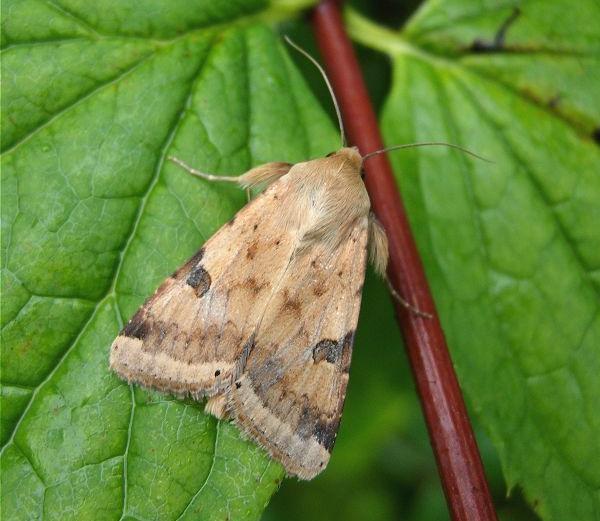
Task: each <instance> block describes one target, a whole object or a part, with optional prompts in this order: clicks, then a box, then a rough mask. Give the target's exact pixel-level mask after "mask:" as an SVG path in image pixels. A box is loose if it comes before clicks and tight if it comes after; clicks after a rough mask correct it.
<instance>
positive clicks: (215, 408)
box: [204, 393, 228, 420]
mask: <svg viewBox="0 0 600 521" xmlns="http://www.w3.org/2000/svg"><path fill="white" fill-rule="evenodd" d="M226 404H227V400H226V399H225V395H224V394H223V393H221V394H215V395H214V396H211V397H210V398H209V399H208V400H207V401H206V405H205V406H204V412H205V413H206V414H211V415H212V416H214V417H215V418H218V419H219V420H226V419H228V415H227V411H226V410H225V406H226Z"/></svg>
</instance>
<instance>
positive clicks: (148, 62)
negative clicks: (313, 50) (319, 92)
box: [1, 0, 338, 520]
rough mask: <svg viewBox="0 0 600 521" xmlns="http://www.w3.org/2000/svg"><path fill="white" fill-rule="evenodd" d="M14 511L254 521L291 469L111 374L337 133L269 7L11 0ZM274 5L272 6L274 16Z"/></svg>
mask: <svg viewBox="0 0 600 521" xmlns="http://www.w3.org/2000/svg"><path fill="white" fill-rule="evenodd" d="M2 9H3V12H2V23H3V26H2V38H3V39H2V76H3V82H4V85H3V92H2V111H3V117H2V150H3V153H2V287H3V306H2V360H1V361H2V445H3V448H2V456H1V465H2V506H1V513H2V517H3V519H14V520H17V519H38V518H42V517H43V518H44V519H55V518H56V519H61V520H62V519H119V518H121V519H132V520H133V519H139V520H141V519H161V520H162V519H199V518H201V519H223V518H231V519H256V518H258V517H259V515H260V513H261V512H262V510H263V508H264V506H265V505H266V503H267V501H268V499H269V497H270V496H271V494H272V493H273V492H274V491H275V490H276V489H277V487H278V485H279V483H280V481H281V479H282V477H283V470H282V468H281V466H280V465H279V464H277V463H275V462H273V461H271V460H270V459H269V458H268V457H267V456H266V455H265V453H264V452H263V451H262V449H259V448H258V447H256V446H255V445H254V444H252V443H250V442H248V441H246V440H244V439H242V438H241V437H240V435H239V433H238V431H237V430H236V429H235V428H234V427H233V426H231V425H229V424H227V423H219V422H217V421H215V420H214V419H212V418H210V417H208V416H205V415H204V414H203V412H202V406H201V404H195V403H193V402H191V401H190V402H184V401H180V400H173V399H170V398H169V397H165V396H164V395H159V394H156V393H148V392H144V391H142V390H140V389H137V388H135V389H134V388H133V387H129V386H128V385H125V384H124V383H123V382H122V381H120V380H119V379H118V378H117V377H115V376H114V375H113V374H111V373H110V372H109V370H108V349H109V346H110V344H111V342H112V340H113V338H114V337H115V335H116V334H117V332H118V330H119V328H120V327H121V326H122V324H123V322H124V321H126V320H127V319H128V318H129V316H130V315H131V314H132V313H133V312H134V310H135V309H136V307H137V306H139V305H140V304H141V302H142V301H143V300H144V299H145V298H146V297H147V296H148V295H149V294H151V293H152V291H153V289H154V288H155V287H156V286H157V285H158V284H159V283H160V281H161V280H162V279H164V277H165V276H167V275H168V274H169V273H171V272H172V271H173V270H174V269H176V268H177V267H178V266H179V265H181V263H182V262H184V261H185V260H186V258H188V257H189V256H190V255H191V254H192V253H193V252H194V251H195V250H197V249H198V248H199V247H200V246H201V244H202V242H203V241H204V240H205V239H206V238H207V237H209V236H210V235H211V234H212V233H213V232H214V231H215V230H216V229H218V227H219V226H220V225H221V224H222V223H223V222H224V221H226V220H227V219H229V218H230V217H231V216H232V214H233V213H234V212H235V211H236V210H237V209H238V208H239V207H240V206H241V205H242V204H243V202H244V196H243V194H240V193H238V192H237V191H236V190H233V189H231V188H228V187H224V186H219V185H213V184H208V183H205V182H203V181H200V180H198V179H195V178H192V177H191V176H189V175H186V173H184V172H183V171H181V169H179V168H176V167H175V166H174V165H173V164H171V163H169V162H167V161H165V158H166V157H167V156H168V155H171V154H172V155H176V156H178V157H180V158H182V159H184V160H185V161H187V162H188V163H190V164H193V165H195V166H197V167H198V168H200V169H203V170H205V171H209V172H216V173H222V174H239V173H242V172H244V171H245V170H247V169H248V168H250V167H251V166H253V165H257V164H261V163H264V162H267V161H272V160H281V161H291V162H295V161H299V160H304V159H307V158H310V157H315V156H319V155H322V154H324V153H327V152H329V151H331V150H333V149H335V147H336V146H337V145H338V137H337V133H336V131H335V129H334V128H333V127H332V125H331V123H330V121H329V120H328V119H327V118H326V116H325V115H324V114H323V113H322V111H321V109H320V108H319V106H318V103H317V102H316V101H315V100H314V98H313V97H312V95H311V94H310V92H309V91H308V89H307V88H306V86H305V84H304V82H303V80H302V78H301V77H300V75H299V74H298V72H297V71H296V69H295V67H294V66H293V65H292V64H291V62H290V60H289V58H288V57H287V55H286V53H285V51H284V50H282V46H281V43H280V41H279V37H278V36H277V35H276V34H275V33H274V32H273V31H272V29H270V28H269V27H268V26H266V25H264V24H263V22H262V21H263V20H271V19H272V18H273V15H274V12H273V11H272V10H270V9H269V8H268V7H267V6H266V5H265V4H264V3H263V2H261V1H254V2H231V1H229V0H221V1H214V0H196V1H194V2H190V1H183V0H182V1H175V2H174V1H170V0H169V1H167V0H164V1H160V0H154V1H152V2H146V3H144V5H143V7H137V4H134V3H130V2H112V1H108V0H98V1H96V2H78V1H76V0H71V1H67V0H65V1H62V2H52V3H45V2H37V1H33V0H25V1H21V2H8V1H7V2H3V3H2ZM275 14H276V13H275Z"/></svg>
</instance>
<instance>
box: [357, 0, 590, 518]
mask: <svg viewBox="0 0 600 521" xmlns="http://www.w3.org/2000/svg"><path fill="white" fill-rule="evenodd" d="M517 6H519V7H520V12H517V11H515V7H517ZM509 19H512V22H511V23H509V25H507V26H506V31H505V35H504V42H503V43H504V45H503V46H502V47H500V48H493V47H492V48H491V49H490V44H491V43H493V42H494V39H495V36H496V35H497V34H498V33H497V32H498V30H499V29H500V28H501V27H502V26H503V24H505V22H506V21H507V20H509ZM348 21H349V23H350V26H351V32H352V34H353V35H354V36H355V37H356V38H357V39H358V40H360V41H362V42H363V43H364V44H366V45H369V46H371V47H374V48H378V49H380V50H383V51H384V52H387V53H388V54H389V55H390V56H391V58H392V60H393V86H392V90H391V93H390V96H389V98H388V100H387V103H386V105H385V108H384V110H383V128H384V132H385V135H386V139H387V141H388V142H389V143H390V144H391V143H408V142H414V141H431V140H442V141H447V142H451V143H457V144H461V145H463V146H467V147H469V148H471V149H473V150H475V151H477V152H478V153H480V154H482V155H484V156H486V157H489V158H491V159H493V160H494V162H495V164H494V165H489V164H486V163H483V162H479V161H474V160H472V159H471V158H468V157H465V156H463V155H460V154H459V153H457V152H455V151H452V150H448V149H430V150H427V151H424V150H422V149H421V150H419V151H418V152H417V151H410V152H402V153H398V154H396V155H394V158H393V160H394V163H395V166H396V170H397V172H398V179H399V182H400V185H401V187H402V191H403V194H404V199H405V201H406V205H407V208H408V211H409V214H410V217H411V223H412V226H413V229H414V231H415V234H416V236H417V239H418V243H419V247H420V250H421V252H422V254H423V257H424V260H425V264H426V268H427V273H428V276H429V279H430V281H431V284H432V286H433V289H434V292H435V297H436V301H437V303H438V306H439V308H440V312H441V315H442V319H443V323H444V328H445V331H446V333H447V336H448V339H449V342H450V345H451V348H452V353H453V357H454V361H455V364H456V366H457V369H458V372H459V376H460V380H461V383H462V385H463V388H464V389H465V391H466V393H467V396H468V398H469V399H470V402H471V403H472V405H473V407H474V409H475V411H476V412H477V414H478V415H479V417H480V418H481V420H482V423H483V424H484V425H485V427H486V428H487V430H488V432H489V434H490V436H491V438H492V440H493V441H494V443H495V445H496V447H497V449H498V451H499V454H500V458H501V461H502V464H503V468H504V471H505V475H506V478H507V481H508V484H509V487H513V486H514V485H517V484H518V485H519V486H521V487H522V488H523V489H524V491H525V494H526V496H527V498H528V499H529V501H530V503H531V504H532V505H533V506H534V507H535V508H536V509H537V511H538V512H539V513H540V514H541V515H542V517H544V518H545V519H556V520H563V519H595V518H597V516H598V512H600V500H599V496H598V488H599V487H600V465H598V464H597V462H598V454H599V453H600V416H599V415H598V414H597V412H596V411H597V402H598V397H599V396H600V379H599V378H598V375H599V374H600V357H599V356H598V346H599V345H600V314H599V309H598V308H599V302H600V300H599V289H600V287H599V283H600V277H599V276H600V233H598V223H600V151H599V149H598V144H597V143H596V142H594V137H596V136H597V132H595V130H594V129H596V128H598V127H599V125H600V105H599V102H598V92H600V74H599V73H600V67H599V64H600V38H599V37H598V36H599V32H598V27H600V8H599V6H598V4H597V3H595V2H591V1H582V2H577V5H576V6H573V5H571V4H570V3H569V2H566V1H556V2H545V1H537V2H536V1H529V2H516V1H504V2H493V3H491V5H488V4H485V3H483V2H481V3H480V2H470V1H467V0H452V1H430V2H428V3H426V4H424V6H423V7H422V9H421V10H420V11H418V12H417V14H416V15H415V16H414V18H413V19H412V20H411V22H410V23H409V24H408V26H407V27H406V29H405V30H404V31H402V32H400V33H395V32H392V31H388V30H385V29H382V28H379V27H375V26H373V25H371V24H370V23H368V22H366V21H365V20H363V19H361V18H360V17H359V16H357V15H356V14H355V13H352V12H351V13H349V16H348ZM474 47H475V49H476V50H477V49H482V48H483V50H484V51H487V52H475V51H474V50H473V48H474Z"/></svg>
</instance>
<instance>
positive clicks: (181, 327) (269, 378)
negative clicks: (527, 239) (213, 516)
mask: <svg viewBox="0 0 600 521" xmlns="http://www.w3.org/2000/svg"><path fill="white" fill-rule="evenodd" d="M361 163H362V160H361V157H360V155H359V154H358V151H357V150H356V149H354V148H343V149H341V150H340V151H338V152H337V153H335V154H333V155H331V156H330V157H327V158H321V159H316V160H312V161H307V162H304V163H298V164H296V165H293V166H291V167H290V166H289V165H287V164H284V163H270V164H268V165H264V166H263V167H258V168H255V169H253V170H251V171H249V172H248V173H247V174H244V175H242V176H240V178H239V183H240V185H243V186H247V185H252V184H256V183H257V182H258V183H264V184H269V183H271V184H270V185H269V186H268V188H267V189H266V190H265V191H264V192H263V193H262V194H261V195H259V196H258V197H257V198H256V199H254V200H253V201H251V202H250V203H249V204H248V205H247V206H246V207H244V208H243V209H242V210H240V212H238V214H237V215H236V216H235V217H234V218H233V219H232V220H231V221H230V222H229V223H227V224H225V225H224V226H223V227H222V228H221V229H220V230H219V231H218V232H217V233H216V234H215V235H213V236H212V237H211V238H210V239H209V240H208V241H207V242H206V244H205V245H204V247H203V248H202V249H201V250H200V251H199V252H198V254H196V255H195V256H194V257H193V258H192V259H191V260H190V261H189V262H188V263H187V264H186V265H185V266H184V267H183V268H181V269H180V270H178V271H177V272H175V273H174V274H173V275H172V276H171V277H169V278H168V279H167V280H166V281H165V282H164V283H163V285H162V286H160V287H159V289H158V290H157V292H156V293H155V295H154V296H153V297H151V298H150V299H149V300H148V301H147V302H146V303H145V304H144V305H143V306H142V307H141V308H140V310H139V311H138V312H137V313H136V315H135V316H134V317H133V318H132V320H131V321H130V322H129V323H128V324H127V326H126V327H125V328H124V329H123V331H122V332H121V334H120V335H119V337H117V339H116V340H115V342H114V343H113V346H112V349H111V367H112V368H113V369H114V370H115V371H116V372H117V373H118V374H119V375H120V376H122V377H123V378H125V379H126V380H128V381H133V382H136V383H140V384H142V385H144V386H146V387H151V388H155V389H159V390H162V391H167V392H173V393H176V394H178V395H191V396H193V397H195V398H202V397H204V396H207V397H212V398H210V400H209V401H208V404H207V411H208V412H210V413H211V414H214V415H216V416H218V417H231V418H232V419H233V421H234V422H235V423H236V424H237V425H238V426H239V427H240V428H241V429H242V430H243V431H244V432H245V433H246V434H247V435H249V436H250V437H251V438H252V439H254V440H255V441H257V442H258V443H259V444H260V445H262V446H263V447H264V448H265V449H266V450H267V451H268V452H269V453H270V454H271V455H272V456H273V457H274V458H276V459H277V460H279V461H280V462H281V463H282V464H283V465H284V467H285V469H286V470H287V472H288V473H289V474H291V475H295V476H298V477H300V478H303V479H310V478H312V477H314V476H315V475H316V474H318V473H319V472H320V471H322V470H323V469H324V468H325V466H326V464H327V462H328V460H329V454H330V452H331V449H332V448H333V443H334V441H335V437H336V434H337V429H338V426H339V421H340V417H341V412H342V407H343V403H344V398H345V394H346V385H347V382H348V369H349V364H350V358H351V352H352V343H353V339H354V331H355V329H356V323H357V320H358V313H359V309H360V299H361V290H362V284H363V281H364V272H365V263H366V249H367V242H368V238H369V229H370V226H371V235H372V234H373V231H372V224H370V223H371V222H372V221H371V220H370V219H369V211H370V202H369V198H368V195H367V193H366V190H365V187H364V184H363V182H362V179H361V177H360V167H361ZM201 177H202V176H201ZM375 233H377V232H375ZM379 242H380V243H381V240H380V241H379ZM382 251H383V247H382V245H381V244H379V246H378V247H377V252H379V253H378V256H381V254H382V253H381V252H382Z"/></svg>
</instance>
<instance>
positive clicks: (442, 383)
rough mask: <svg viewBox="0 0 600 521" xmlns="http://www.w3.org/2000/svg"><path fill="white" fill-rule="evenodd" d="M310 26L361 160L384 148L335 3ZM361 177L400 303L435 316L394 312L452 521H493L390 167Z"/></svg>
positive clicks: (373, 166)
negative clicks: (383, 232) (382, 233)
mask: <svg viewBox="0 0 600 521" xmlns="http://www.w3.org/2000/svg"><path fill="white" fill-rule="evenodd" d="M312 24H313V28H314V31H315V33H316V37H317V41H318V44H319V47H320V49H321V53H322V54H323V57H324V61H325V65H326V69H327V71H328V74H329V77H330V80H331V82H332V85H333V89H334V91H335V93H336V96H337V99H338V102H339V104H340V108H341V110H342V114H343V117H344V122H345V125H346V131H347V134H348V138H349V139H350V141H351V142H352V143H354V144H355V145H356V146H358V148H359V150H360V152H361V153H362V154H363V155H364V154H367V153H369V152H373V151H375V150H379V149H381V148H383V147H384V145H383V141H382V138H381V134H380V133H379V128H378V126H377V119H376V116H375V113H374V111H373V107H372V106H371V102H370V100H369V97H368V94H367V90H366V87H365V84H364V81H363V78H362V74H361V71H360V68H359V65H358V61H357V60H356V56H355V54H354V50H353V48H352V44H351V43H350V40H349V39H348V36H347V35H346V32H345V29H344V26H343V21H342V17H341V13H340V7H339V5H338V3H337V2H336V1H334V0H325V1H323V2H321V3H320V4H319V5H318V6H317V7H316V8H315V10H314V12H313V16H312ZM365 170H366V176H365V183H366V185H367V189H368V191H369V194H370V196H371V202H372V205H373V210H374V211H375V214H376V215H377V218H378V219H379V221H380V222H381V224H382V225H383V227H384V228H385V230H386V231H387V236H388V240H389V245H390V262H389V270H388V275H389V277H390V279H391V281H392V283H393V285H394V287H395V288H397V289H398V292H399V293H400V295H403V297H404V298H405V299H406V300H407V301H408V302H410V303H411V304H412V305H413V306H416V307H417V308H418V309H420V310H422V311H426V312H427V313H430V314H431V315H432V316H433V318H423V317H420V316H418V315H417V314H415V313H413V312H411V311H408V310H407V309H406V308H405V307H403V306H401V305H398V304H397V305H396V315H397V318H398V321H399V323H400V328H401V330H402V334H403V336H404V340H405V345H406V351H407V353H408V357H409V359H410V364H411V367H412V372H413V375H414V378H415V382H416V386H417V390H418V392H419V396H420V398H421V405H422V408H423V413H424V416H425V421H426V423H427V428H428V430H429V436H430V438H431V444H432V447H433V451H434V453H435V458H436V460H437V465H438V470H439V473H440V477H441V480H442V486H443V488H444V493H445V495H446V501H447V503H448V508H449V510H450V514H451V517H452V519H454V520H461V521H462V520H465V521H466V520H468V521H483V520H486V521H489V520H496V519H497V517H496V513H495V510H494V506H493V503H492V498H491V495H490V491H489V488H488V484H487V481H486V479H485V474H484V471H483V465H482V462H481V457H480V456H479V451H478V449H477V442H476V441H475V436H474V435H473V430H472V428H471V424H470V422H469V417H468V415H467V410H466V407H465V403H464V400H463V397H462V394H461V391H460V387H459V385H458V380H457V378H456V374H455V372H454V367H453V365H452V360H451V359H450V354H449V352H448V347H447V345H446V340H445V338H444V333H443V331H442V328H441V324H440V321H439V318H438V316H437V313H436V309H435V304H434V302H433V298H432V296H431V292H430V290H429V286H428V284H427V280H426V278H425V273H424V271H423V266H422V264H421V260H420V258H419V254H418V252H417V248H416V245H415V242H414V239H413V237H412V235H411V232H410V227H409V223H408V220H407V218H406V213H405V211H404V207H403V205H402V201H401V199H400V195H399V193H398V190H397V187H396V182H395V179H394V176H393V173H392V168H391V165H390V163H389V161H388V158H387V156H386V155H385V154H380V155H377V156H374V157H372V158H371V159H369V160H368V161H366V163H365Z"/></svg>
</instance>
